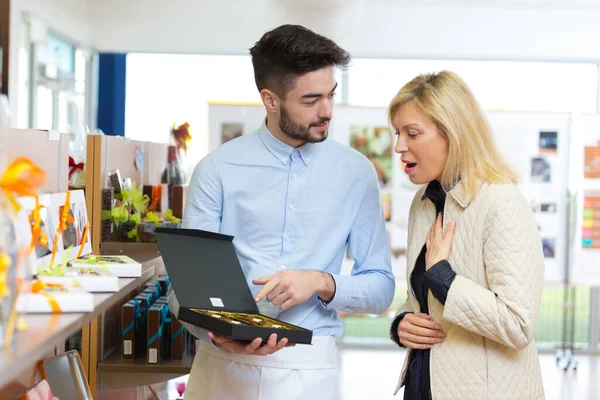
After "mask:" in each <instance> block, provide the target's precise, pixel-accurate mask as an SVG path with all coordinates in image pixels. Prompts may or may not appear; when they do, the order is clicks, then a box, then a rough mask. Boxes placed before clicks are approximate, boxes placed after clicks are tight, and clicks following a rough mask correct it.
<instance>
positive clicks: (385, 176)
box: [350, 125, 393, 188]
mask: <svg viewBox="0 0 600 400" xmlns="http://www.w3.org/2000/svg"><path fill="white" fill-rule="evenodd" d="M350 145H351V146H352V147H353V148H354V149H356V150H357V151H359V152H360V153H361V154H362V155H364V156H365V157H367V158H368V159H369V160H371V162H372V163H373V165H374V166H375V171H377V178H378V179H379V186H380V187H382V188H383V187H387V185H388V184H389V183H391V181H392V148H393V140H392V132H391V130H390V128H388V127H387V126H368V125H351V126H350Z"/></svg>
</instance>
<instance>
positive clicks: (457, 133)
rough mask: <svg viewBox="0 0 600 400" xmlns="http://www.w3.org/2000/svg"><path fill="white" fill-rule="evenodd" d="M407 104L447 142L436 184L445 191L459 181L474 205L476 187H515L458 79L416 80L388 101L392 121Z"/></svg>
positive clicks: (451, 76)
mask: <svg viewBox="0 0 600 400" xmlns="http://www.w3.org/2000/svg"><path fill="white" fill-rule="evenodd" d="M409 101H412V102H414V104H415V106H416V107H417V108H418V109H419V110H421V111H422V112H424V113H426V114H427V115H429V117H430V118H431V119H433V121H434V122H435V124H436V125H437V127H438V129H439V131H440V132H441V133H442V134H444V135H445V137H446V140H448V159H447V161H446V167H445V168H444V172H443V174H442V181H441V182H440V183H441V184H442V187H443V188H444V190H445V191H450V190H451V189H452V188H453V187H454V185H456V184H457V182H458V181H459V180H460V181H461V183H462V185H463V186H464V189H465V192H466V194H467V195H468V196H469V197H470V198H471V199H472V198H473V197H475V196H476V195H477V190H478V188H479V187H478V181H484V182H488V183H517V179H518V178H517V174H516V172H515V171H514V170H513V168H512V167H511V166H510V164H509V163H508V162H507V161H506V160H505V159H504V158H503V157H502V156H501V155H500V152H499V151H498V148H497V146H496V143H495V141H494V135H493V132H492V129H491V127H490V125H489V123H488V121H487V118H486V117H485V115H484V113H483V111H482V110H481V107H480V106H479V104H478V103H477V100H476V99H475V96H473V93H472V92H471V90H470V89H469V87H468V86H467V84H466V83H465V81H464V80H463V79H462V78H461V77H460V76H458V75H457V74H456V73H454V72H450V71H441V72H439V73H437V74H423V75H419V76H417V77H416V78H414V79H413V80H412V81H410V82H409V83H407V84H406V85H404V86H403V87H402V89H400V91H399V92H398V94H397V95H396V96H395V97H394V98H393V99H392V101H391V103H390V106H389V108H388V111H389V118H390V121H392V120H393V118H394V115H395V114H396V111H397V110H398V108H399V107H400V106H401V105H403V104H405V103H407V102H409Z"/></svg>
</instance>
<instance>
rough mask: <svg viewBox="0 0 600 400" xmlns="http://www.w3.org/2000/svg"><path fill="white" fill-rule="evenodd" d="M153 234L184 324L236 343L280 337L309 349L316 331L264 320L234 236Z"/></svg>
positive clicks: (166, 230)
mask: <svg viewBox="0 0 600 400" xmlns="http://www.w3.org/2000/svg"><path fill="white" fill-rule="evenodd" d="M155 234H156V239H157V242H158V247H159V248H160V254H161V255H162V258H163V261H164V263H165V268H166V269H167V273H168V274H169V277H170V278H171V285H172V286H173V290H174V291H175V294H176V295H177V300H178V301H179V314H178V315H177V318H179V319H180V320H181V321H185V322H189V323H191V324H194V325H196V326H199V327H201V328H203V329H206V330H208V331H210V332H214V333H216V334H219V335H222V336H227V337H230V338H233V339H238V340H247V341H251V340H254V339H256V338H257V337H260V338H262V339H263V342H266V341H267V340H268V339H269V336H271V334H273V333H276V334H277V340H278V341H279V340H280V339H283V338H287V339H288V343H296V344H311V342H312V331H310V330H307V329H304V328H300V327H298V326H295V325H291V324H288V323H286V322H283V321H279V320H277V319H274V318H269V317H266V316H263V315H260V313H259V311H258V307H257V306H256V303H255V302H254V298H253V297H252V293H251V292H250V288H249V287H248V284H247V282H246V277H245V276H244V272H243V271H242V267H241V266H240V262H239V260H238V258H237V254H236V252H235V249H234V247H233V242H232V241H233V236H227V235H221V234H218V233H213V232H207V231H201V230H195V229H172V228H156V231H155Z"/></svg>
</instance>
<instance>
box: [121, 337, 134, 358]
mask: <svg viewBox="0 0 600 400" xmlns="http://www.w3.org/2000/svg"><path fill="white" fill-rule="evenodd" d="M123 354H125V355H127V356H130V355H131V354H132V352H131V340H123Z"/></svg>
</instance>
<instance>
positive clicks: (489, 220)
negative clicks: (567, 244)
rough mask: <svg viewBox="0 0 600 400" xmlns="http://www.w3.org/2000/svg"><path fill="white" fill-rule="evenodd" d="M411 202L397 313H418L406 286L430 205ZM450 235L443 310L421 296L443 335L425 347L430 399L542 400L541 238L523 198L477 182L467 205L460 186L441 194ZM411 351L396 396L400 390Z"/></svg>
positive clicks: (511, 189) (430, 216)
mask: <svg viewBox="0 0 600 400" xmlns="http://www.w3.org/2000/svg"><path fill="white" fill-rule="evenodd" d="M424 193H425V187H423V188H422V189H421V190H419V191H418V192H417V194H416V196H415V198H414V200H413V203H412V205H411V209H410V217H409V224H408V229H409V236H408V238H409V239H408V253H407V256H408V259H407V262H408V264H407V265H408V268H407V282H408V285H409V288H408V294H409V295H408V300H407V301H406V303H405V304H404V305H403V306H402V308H401V309H400V311H399V312H404V311H409V312H418V311H419V304H418V302H417V299H416V298H415V296H414V294H413V292H412V289H411V287H410V278H409V277H410V274H411V272H412V269H413V268H414V266H415V262H416V259H417V256H418V255H419V253H420V251H421V249H422V247H423V245H424V244H425V239H426V237H427V233H428V231H429V228H430V227H431V225H432V224H433V222H434V220H435V206H434V205H433V204H432V203H431V201H429V200H428V199H427V198H425V197H424ZM451 220H455V221H456V232H455V234H454V241H453V244H452V250H451V254H450V257H449V260H448V261H449V262H450V265H451V266H452V269H453V270H454V271H455V272H456V274H457V276H456V278H455V280H454V282H453V283H452V286H451V287H450V290H449V292H448V297H447V300H446V305H445V306H443V305H442V304H441V303H440V302H439V301H438V300H436V299H435V298H434V297H433V295H432V294H431V292H430V293H429V294H428V304H429V313H430V316H431V318H432V320H433V321H436V322H439V323H440V324H441V325H442V329H443V330H444V332H446V338H445V339H444V341H443V342H442V343H440V344H437V345H434V346H433V347H432V349H431V359H430V372H431V393H432V397H433V400H443V399H452V400H456V399H473V400H485V399H499V400H500V399H501V400H512V399H515V400H533V399H543V398H544V389H543V386H542V378H541V373H540V366H539V361H538V355H537V350H536V347H535V342H534V340H533V338H534V336H535V332H536V328H537V324H538V317H539V310H540V302H541V295H542V286H543V281H544V258H543V253H542V245H541V239H540V236H539V233H538V229H537V226H536V223H535V219H534V217H533V215H532V213H531V208H530V206H529V204H528V203H527V201H526V200H525V198H524V197H523V196H522V195H521V194H520V193H519V191H518V189H517V187H516V186H514V185H489V184H486V183H481V184H480V187H479V192H478V194H477V196H476V197H475V198H474V199H473V200H471V201H469V200H468V198H467V196H466V195H465V193H464V192H463V186H462V185H461V184H460V183H459V184H458V185H456V187H455V188H454V189H453V190H452V191H450V192H449V193H448V195H447V196H446V204H445V206H444V232H445V231H446V226H447V224H448V222H449V221H451ZM409 357H410V352H409V354H408V355H407V357H406V360H405V361H404V367H403V368H402V374H401V376H400V379H399V382H398V387H397V388H396V392H397V391H398V390H399V389H400V387H401V386H402V382H403V380H404V375H405V373H406V368H407V364H408V359H409Z"/></svg>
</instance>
